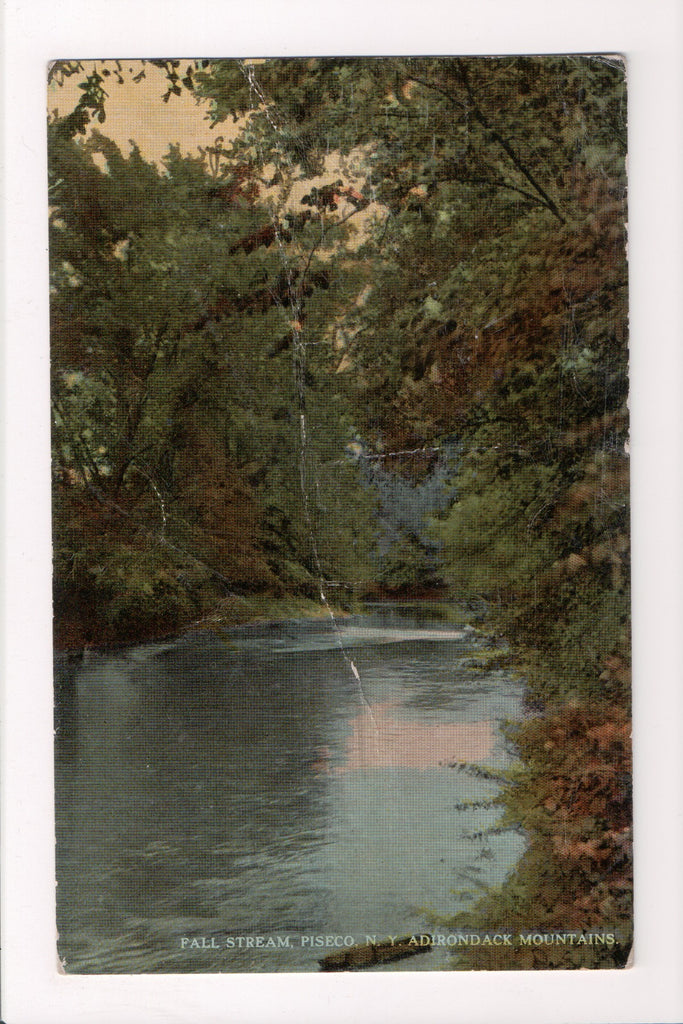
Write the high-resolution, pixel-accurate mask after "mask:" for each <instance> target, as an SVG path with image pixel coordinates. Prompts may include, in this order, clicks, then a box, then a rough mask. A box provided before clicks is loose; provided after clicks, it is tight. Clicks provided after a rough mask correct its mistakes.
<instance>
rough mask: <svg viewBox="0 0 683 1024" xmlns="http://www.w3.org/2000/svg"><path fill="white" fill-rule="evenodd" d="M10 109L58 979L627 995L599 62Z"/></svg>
mask: <svg viewBox="0 0 683 1024" xmlns="http://www.w3.org/2000/svg"><path fill="white" fill-rule="evenodd" d="M49 109H50V119H49V124H48V159H49V167H48V174H49V218H50V293H51V301H50V306H51V326H50V341H51V401H52V412H53V420H52V423H53V426H52V445H53V448H52V469H53V544H54V642H55V652H56V657H55V716H56V717H55V727H56V740H55V758H56V761H55V765H56V769H55V773H56V774H55V778H56V864H57V881H58V889H57V928H58V933H59V941H58V952H59V959H60V963H61V968H62V970H63V971H64V972H66V973H67V974H68V973H75V974H98V975H99V974H117V973H118V974H120V973H123V974H135V973H200V974H201V973H211V972H221V973H224V972H247V973H252V972H256V973H258V972H264V973H275V972H307V971H353V970H367V971H371V972H386V971H458V970H460V971H462V970H529V969H545V970H547V969H560V970H561V969H578V968H591V969H598V968H605V969H616V968H623V967H625V966H627V964H628V963H629V955H630V950H631V944H632V892H633V885H632V858H631V846H632V835H631V825H632V822H631V750H630V736H631V723H630V626H629V622H630V591H629V577H630V573H629V551H630V537H629V511H628V508H629V442H628V437H629V433H628V431H629V426H628V408H627V403H628V379H629V377H628V272H627V262H626V245H625V228H626V170H625V161H626V155H627V140H626V124H627V111H626V81H625V67H624V61H623V60H622V59H621V58H620V57H619V56H614V55H609V54H607V55H603V54H594V55H573V54H566V55H559V56H533V55H521V56H505V57H457V56H454V57H434V58H427V57H415V56H406V57H392V58H388V57H380V58H349V57H340V58H331V57H330V58H327V57H326V58H318V57H310V58H308V57H301V58H295V59H284V58H267V59H266V58H255V59H245V60H238V59H233V58H231V59H224V60H220V59H211V60H200V59H188V58H183V59H158V60H153V59H150V60H144V61H143V60H127V59H118V60H104V61H83V60H70V59H64V60H58V61H55V62H54V63H53V64H52V65H51V67H50V69H49Z"/></svg>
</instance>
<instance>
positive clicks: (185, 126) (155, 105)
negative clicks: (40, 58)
mask: <svg viewBox="0 0 683 1024" xmlns="http://www.w3.org/2000/svg"><path fill="white" fill-rule="evenodd" d="M121 63H122V69H123V72H124V77H125V79H126V81H125V84H124V85H118V84H117V82H116V80H115V79H114V77H113V76H111V77H109V78H108V79H107V83H108V84H107V85H105V89H106V91H107V93H108V94H109V98H108V99H107V101H106V103H105V111H106V120H105V121H104V123H103V124H97V123H96V125H95V127H96V128H97V129H98V130H99V131H100V132H102V134H103V135H106V136H107V137H108V138H110V139H112V140H113V141H114V142H115V143H116V144H117V145H118V146H119V148H120V149H121V151H122V152H123V154H124V155H125V156H127V155H128V153H129V150H130V145H129V140H132V141H134V142H135V143H136V144H137V145H138V147H139V148H140V152H141V153H142V156H143V157H144V158H145V159H146V160H151V161H154V162H155V163H159V161H160V160H161V157H162V156H163V155H164V154H165V153H166V152H167V150H168V147H169V145H171V144H175V143H177V144H178V145H179V146H180V149H181V153H182V154H183V156H184V155H186V154H188V153H189V154H190V155H192V156H195V155H196V154H197V148H198V146H210V145H213V144H214V143H215V140H216V138H217V137H218V136H219V135H222V136H223V138H224V139H226V137H228V136H229V134H230V130H231V128H232V125H231V123H230V122H226V123H224V124H221V125H219V126H218V127H216V128H211V127H210V123H209V121H208V120H207V119H206V118H207V113H208V109H209V104H208V102H204V103H201V104H198V103H197V101H196V100H195V98H194V97H193V96H192V95H190V93H188V92H187V91H186V90H185V89H183V92H182V94H181V95H180V96H171V97H170V99H169V101H168V103H163V102H162V97H163V95H164V93H165V92H166V87H167V83H166V78H165V75H164V73H163V71H160V70H159V69H158V68H155V67H154V66H153V65H150V64H147V65H145V72H146V77H145V78H143V79H142V80H141V81H140V82H139V83H137V84H136V83H134V82H133V81H132V79H133V77H134V76H135V75H137V74H138V73H139V72H140V71H141V70H142V68H143V64H142V61H139V60H129V61H122V62H121ZM95 65H97V68H98V69H99V70H100V71H101V70H102V68H103V67H110V68H112V67H113V66H114V62H113V61H97V62H95V61H84V68H85V70H84V72H83V73H79V74H76V75H72V76H71V78H68V79H66V80H65V82H64V84H63V85H62V86H59V85H57V84H56V83H55V82H53V83H52V84H51V85H49V86H48V111H49V112H50V113H52V112H53V111H54V110H58V111H59V115H60V116H62V117H63V116H64V115H65V114H68V113H70V112H71V110H73V108H74V107H75V106H76V104H77V102H78V99H79V97H80V95H81V90H80V89H79V88H78V83H79V82H83V81H84V80H85V77H86V74H89V73H90V72H91V71H92V69H93V68H94V67H95Z"/></svg>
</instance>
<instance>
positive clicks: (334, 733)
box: [57, 607, 524, 973]
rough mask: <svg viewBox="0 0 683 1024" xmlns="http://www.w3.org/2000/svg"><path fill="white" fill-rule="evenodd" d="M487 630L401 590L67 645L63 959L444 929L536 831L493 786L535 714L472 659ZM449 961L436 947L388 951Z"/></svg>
mask: <svg viewBox="0 0 683 1024" xmlns="http://www.w3.org/2000/svg"><path fill="white" fill-rule="evenodd" d="M479 644H480V641H478V640H477V638H476V636H475V635H474V634H473V633H472V632H471V631H468V630H458V629H454V628H452V627H442V626H440V625H439V624H438V622H435V621H434V620H433V619H432V618H431V617H430V616H429V614H428V609H422V610H421V611H420V610H416V609H414V608H412V609H409V608H397V607H391V608H373V609H371V610H369V612H368V614H365V615H363V616H355V617H351V618H348V619H344V620H341V621H340V622H339V623H338V626H337V627H334V626H333V625H332V624H331V623H329V622H296V623H293V622H288V623H279V624H275V625H269V624H261V625H258V626H255V625H250V626H245V627H240V628H237V629H235V630H231V631H230V633H229V634H227V635H225V636H223V635H222V636H221V637H220V638H218V637H216V636H210V635H196V636H187V637H184V638H182V639H179V640H178V641H176V642H173V643H169V644H148V645H144V646H141V647H137V648H131V649H129V650H125V651H118V652H115V653H107V654H104V653H103V654H97V655H94V656H93V655H91V656H90V658H89V659H88V660H87V662H86V663H84V664H82V665H79V666H78V667H77V668H75V669H74V668H70V667H69V666H68V665H66V664H63V663H60V665H59V666H58V673H59V675H60V678H61V681H62V686H61V691H62V692H64V691H69V689H72V690H73V691H74V692H75V693H76V701H75V706H74V707H73V708H72V710H71V712H70V713H65V712H63V713H62V714H61V716H60V728H59V731H58V739H57V868H58V883H59V884H58V929H59V934H60V940H59V953H60V957H61V959H62V961H63V963H64V966H65V969H66V970H67V971H69V972H80V973H112V972H123V973H139V972H176V973H179V972H215V971H265V972H272V971H283V970H284V971H310V970H317V969H318V960H319V959H320V957H321V956H323V955H325V953H328V952H331V951H333V949H334V948H335V947H334V945H327V946H325V945H323V943H330V939H329V938H328V937H332V940H333V941H334V942H336V943H337V944H338V945H339V944H340V943H341V942H342V941H344V942H345V943H346V944H347V945H348V944H349V942H350V941H351V940H353V941H359V942H362V941H365V938H366V936H375V937H377V938H378V939H381V938H384V937H386V936H388V935H406V934H419V933H422V932H434V931H435V928H436V930H439V929H440V930H442V931H443V930H444V928H443V927H441V926H435V925H434V921H433V915H434V914H436V915H438V916H440V917H444V916H448V915H451V914H453V913H455V912H457V911H458V910H460V909H463V908H464V907H467V906H469V905H470V902H469V901H471V898H472V894H473V893H476V892H477V891H481V888H482V886H484V885H490V884H500V882H501V881H502V880H503V878H504V877H505V875H506V874H507V873H508V871H509V870H510V868H511V867H512V866H513V865H514V863H515V862H516V860H517V858H518V857H519V855H520V853H521V851H522V849H523V845H524V843H523V838H522V837H521V836H520V835H518V834H517V833H515V832H502V831H499V830H495V828H494V826H495V824H496V821H497V819H498V817H499V813H500V812H499V810H498V809H497V808H495V807H481V806H476V805H477V804H481V803H482V802H485V801H487V800H488V799H489V798H491V797H493V796H495V795H496V793H497V792H498V791H499V784H498V783H497V782H496V781H495V778H490V777H489V776H488V774H487V772H488V771H490V772H491V774H493V775H495V773H496V772H497V771H499V770H500V769H504V768H505V767H507V766H509V765H510V763H511V755H510V753H509V751H508V750H507V748H506V744H505V742H504V739H503V736H502V734H501V729H500V726H501V723H502V721H503V720H506V719H512V720H514V719H517V718H519V717H521V714H522V710H521V702H522V684H521V683H520V681H519V680H516V679H514V678H512V677H511V676H510V675H509V674H508V673H506V672H505V671H500V670H498V671H491V672H486V671H483V670H482V669H481V668H476V667H474V665H473V662H476V656H477V654H478V653H479V650H478V645H479ZM454 762H463V763H466V764H467V766H468V767H466V768H464V769H462V770H459V769H458V768H453V767H450V765H452V764H453V763H454ZM477 766H485V767H486V769H487V772H484V773H481V772H478V771H477ZM471 804H474V805H475V806H470V805H471ZM491 829H494V831H493V832H492V831H491ZM445 930H447V929H445ZM449 966H450V960H449V956H448V953H447V951H446V950H433V951H432V952H429V953H426V954H425V955H424V956H418V957H414V958H411V959H410V960H403V961H400V962H398V963H396V964H391V965H386V966H383V967H381V968H375V969H377V970H396V969H398V970H406V969H409V970H440V969H447V968H448V967H449Z"/></svg>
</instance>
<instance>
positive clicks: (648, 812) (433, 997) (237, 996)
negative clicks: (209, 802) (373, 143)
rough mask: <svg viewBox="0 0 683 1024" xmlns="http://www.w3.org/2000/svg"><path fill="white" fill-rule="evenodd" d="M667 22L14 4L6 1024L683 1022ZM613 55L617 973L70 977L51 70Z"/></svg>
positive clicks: (526, 7) (628, 16)
mask: <svg viewBox="0 0 683 1024" xmlns="http://www.w3.org/2000/svg"><path fill="white" fill-rule="evenodd" d="M680 10H681V8H680V5H679V4H678V3H677V0H578V2H577V0H572V2H566V3H563V4H553V5H551V4H549V3H548V0H469V2H468V3H462V2H458V0H450V2H449V0H443V2H439V0H420V2H413V3H407V2H406V0H391V2H389V0H387V2H386V3H382V2H378V0H347V2H346V3H344V4H343V5H325V4H322V3H320V2H319V0H317V2H310V3H308V2H303V0H280V2H278V0H270V2H268V0H249V2H248V3H245V2H241V3H239V4H237V3H230V2H229V0H227V2H226V0H223V2H220V0H192V2H191V3H190V2H188V0H182V2H181V0H16V2H15V3H13V4H11V5H10V4H8V5H6V6H5V15H4V16H5V27H6V34H5V40H6V41H5V44H4V52H3V90H4V96H3V99H4V104H5V118H4V160H5V167H4V169H3V180H2V192H1V193H0V194H1V195H2V199H3V200H4V204H3V205H4V214H5V218H6V223H5V236H4V238H5V250H4V252H5V278H6V292H5V316H6V325H7V330H6V335H5V336H6V338H7V345H6V348H5V352H4V367H3V368H4V384H5V402H6V404H5V406H4V408H5V409H6V413H5V414H4V415H3V417H2V426H3V430H4V439H5V451H4V460H3V469H4V480H5V498H6V505H5V517H4V526H5V530H4V536H5V551H4V569H5V572H4V578H5V579H6V580H7V587H6V591H5V606H4V617H5V622H6V626H7V628H6V633H5V643H4V653H5V673H4V680H5V690H4V695H3V711H4V715H3V728H4V737H3V740H4V741H3V748H2V749H3V762H2V767H3V769H4V771H3V782H4V801H3V816H4V823H3V824H4V827H3V847H2V866H3V883H4V892H3V902H2V909H3V947H4V950H3V979H2V980H3V996H2V999H3V1003H2V1007H3V1008H2V1019H3V1021H4V1022H5V1024H110V1022H111V1024H121V1022H123V1021H125V1024H150V1022H153V1021H160V1022H163V1024H169V1022H174V1021H177V1022H178V1024H188V1022H189V1021H193V1022H195V1021H196V1022H197V1024H209V1022H214V1021H215V1022H220V1024H225V1022H235V1024H251V1022H253V1024H276V1022H289V1021H291V1022H296V1024H308V1022H310V1024H321V1022H323V1021H324V1022H325V1024H335V1022H347V1021H349V1022H350V1021H359V1022H360V1024H363V1022H365V1021H381V1022H385V1021H389V1022H397V1024H400V1022H403V1021H410V1022H411V1024H416V1022H422V1021H429V1022H430V1024H432V1022H433V1024H437V1022H441V1021H444V1022H446V1021H447V1022H448V1024H458V1022H462V1024H479V1022H481V1024H492V1022H505V1024H508V1022H509V1024H515V1022H520V1024H521V1022H523V1024H533V1022H534V1021H537V1022H539V1024H555V1022H557V1024H560V1022H563V1024H572V1022H576V1024H584V1022H585V1024H617V1022H618V1024H631V1022H633V1024H647V1022H653V1024H655V1022H657V1024H667V1022H672V1024H673V1022H676V1024H679V1022H680V1021H681V1020H683V981H682V980H681V978H682V977H683V974H682V972H681V965H683V940H682V935H683V927H682V926H681V925H680V923H679V919H680V916H681V911H682V910H683V898H682V896H683V887H682V883H681V877H682V875H683V872H682V871H681V865H682V864H683V858H682V857H681V853H682V851H683V843H682V842H681V839H682V832H683V823H682V815H681V808H682V807H683V801H681V778H682V777H683V772H682V771H681V767H682V764H681V750H682V749H683V742H681V740H682V738H683V737H682V732H681V730H682V728H683V714H682V713H681V712H682V710H683V708H682V707H681V704H682V700H681V692H680V682H681V678H682V677H683V673H682V672H681V650H680V648H681V644H680V640H679V636H680V630H681V623H682V622H683V617H682V616H681V610H682V607H681V605H682V602H681V577H682V575H683V573H682V570H683V561H682V560H681V557H680V556H681V542H680V535H681V532H682V531H681V526H682V525H683V524H682V519H681V500H680V499H681V468H680V467H681V461H680V451H679V445H680V441H681V437H682V433H681V419H680V414H679V412H678V405H679V403H680V389H681V383H682V382H683V376H682V375H681V368H682V367H681V362H682V357H681V351H682V346H681V338H680V334H679V330H680V325H681V282H682V281H683V275H682V271H683V265H682V263H683V261H682V259H681V255H682V242H683V217H682V215H681V214H682V207H681V201H680V191H681V187H682V185H683V174H682V173H681V172H682V170H683V167H682V163H683V161H682V159H681V156H682V147H681V126H682V125H683V119H682V118H681V113H682V111H681V96H682V94H683V90H682V88H681V86H682V81H681V78H682V74H681V43H682V42H683V39H682V38H681V26H680V23H679V20H678V13H679V11H680ZM405 52H415V53H444V54H450V53H468V52H469V53H483V54H493V53H513V52H603V53H614V52H622V53H625V54H626V55H627V57H628V74H629V83H630V89H631V98H630V157H629V171H630V258H631V275H632V292H631V299H632V318H631V325H632V411H633V421H632V448H631V450H632V462H633V478H634V536H635V541H636V557H635V564H634V582H635V585H636V598H635V613H636V627H637V628H636V639H635V652H634V653H635V679H636V687H635V720H636V735H635V751H636V826H637V837H638V841H637V847H636V857H637V860H636V871H637V876H636V878H637V890H636V895H637V917H636V927H637V944H636V953H635V963H636V966H634V967H633V968H632V969H630V970H625V971H619V972H617V971H614V972H611V971H604V972H595V973H592V972H562V971H557V972H547V973H546V972H535V973H527V974H517V973H507V974H502V975H500V974H487V973H486V972H475V973H471V974H469V973H468V974H463V973H456V974H452V975H451V974H422V973H416V974H411V973H410V972H406V973H392V974H391V975H378V974H372V975H364V976H363V975H358V976H356V975H353V976H351V975H336V976H335V975H310V976H308V975H306V976H302V975H280V976H268V977H266V978H264V977H263V976H258V977H256V976H251V977H245V976H235V975H218V976H217V975H201V976H182V977H172V978H171V977H159V976H135V977H127V976H126V977H121V976H109V977H101V978H92V977H82V978H79V977H63V976H60V975H58V973H57V971H56V957H55V949H54V933H53V927H54V926H53V906H52V905H53V898H54V883H53V881H52V879H53V878H54V867H53V854H52V828H53V826H52V818H53V815H52V763H51V748H52V712H51V658H50V648H49V636H50V626H51V621H50V617H51V608H50V599H49V586H50V544H49V486H48V480H49V473H48V465H49V462H48V458H49V455H48V452H49V446H48V418H47V409H48V394H49V382H48V337H47V305H46V304H47V272H46V265H47V260H46V256H47V242H46V223H47V216H46V196H45V191H46V190H45V164H44V161H45V154H44V135H45V128H44V126H45V118H44V111H45V69H46V64H47V62H48V60H50V59H55V58H69V57H88V56H96V57H98V56H111V57H123V56H126V57H135V56H162V55H171V56H173V55H179V56H186V55H191V56H231V55H235V56H237V55H247V56H248V55H255V54H266V53H271V54H279V55H288V54H297V53H328V54H329V53H351V54H372V55H374V54H377V55H381V54H387V53H405Z"/></svg>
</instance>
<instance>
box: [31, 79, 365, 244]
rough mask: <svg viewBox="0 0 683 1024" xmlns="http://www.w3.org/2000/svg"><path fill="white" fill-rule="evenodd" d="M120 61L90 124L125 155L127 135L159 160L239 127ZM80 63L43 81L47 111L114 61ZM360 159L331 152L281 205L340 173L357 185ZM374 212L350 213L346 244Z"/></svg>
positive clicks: (65, 106) (63, 108)
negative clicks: (214, 120) (101, 115)
mask: <svg viewBox="0 0 683 1024" xmlns="http://www.w3.org/2000/svg"><path fill="white" fill-rule="evenodd" d="M120 63H121V65H122V73H123V75H124V78H125V83H124V84H123V85H119V84H118V83H117V82H116V79H115V78H114V76H113V75H111V76H110V77H108V78H106V79H105V82H104V88H105V90H106V92H107V93H108V99H107V100H106V102H105V112H106V120H105V121H104V123H102V124H100V123H99V122H97V121H95V122H93V125H92V127H94V128H96V129H97V130H98V131H100V132H101V133H102V134H103V135H106V136H107V138H110V139H112V141H114V142H115V143H116V144H117V145H118V146H119V148H120V149H121V151H122V153H123V154H124V155H125V156H128V153H129V152H130V145H129V142H130V140H132V141H134V142H135V143H136V144H137V145H138V147H139V149H140V152H141V153H142V156H143V158H144V159H145V160H151V161H153V162H154V163H156V164H157V165H159V164H160V162H161V158H162V157H163V156H164V155H165V153H167V152H168V148H169V146H170V145H172V144H175V143H177V144H178V145H179V146H180V149H181V153H182V154H183V155H185V154H188V153H189V154H190V155H193V156H194V155H196V154H197V149H198V147H199V146H202V147H206V146H212V145H214V144H215V142H216V139H217V138H219V137H221V136H222V137H223V140H224V142H225V143H227V142H229V140H230V138H232V137H234V136H235V135H236V133H237V131H238V130H239V128H240V124H239V123H238V124H234V123H233V121H232V119H228V120H227V121H224V122H222V123H221V124H219V125H217V126H216V128H211V127H210V126H209V121H208V120H207V118H206V114H207V112H208V109H209V103H208V101H206V102H203V103H201V104H198V103H197V102H196V100H195V99H194V97H193V96H192V95H191V94H190V93H189V92H187V91H186V90H183V92H182V94H181V95H180V96H171V97H170V98H169V101H168V103H164V102H163V100H162V97H163V95H164V93H165V92H166V89H167V81H166V77H165V75H164V73H163V71H161V70H159V69H158V68H155V67H154V66H152V65H150V64H146V65H145V71H146V77H145V78H143V79H142V80H141V81H140V82H139V83H137V84H136V83H135V82H133V81H132V79H133V77H134V76H135V75H136V74H138V72H139V71H140V70H142V67H143V65H142V63H141V61H139V60H128V61H124V60H122V61H120ZM186 63H189V62H186V61H183V62H181V65H182V67H183V68H184V66H185V64H186ZM83 64H84V71H83V72H80V73H78V74H75V75H72V76H71V77H70V78H68V79H66V80H65V81H64V84H63V85H62V86H59V85H57V84H56V83H54V82H53V83H52V84H51V85H50V86H49V87H48V110H49V111H50V113H52V111H54V110H55V109H56V110H58V112H59V114H60V116H64V115H65V114H68V113H69V112H70V111H71V110H73V108H74V107H75V106H76V104H77V103H78V100H79V97H80V95H81V90H80V89H79V88H78V83H79V82H82V81H84V79H85V77H86V75H87V74H89V73H90V72H91V71H92V69H93V68H94V66H95V64H97V67H98V69H99V70H101V69H102V68H103V67H105V66H109V67H110V68H113V67H114V62H113V61H109V62H103V61H98V62H95V61H84V62H83ZM94 159H95V161H96V162H97V163H98V165H99V166H101V167H102V168H103V169H104V165H105V160H104V158H103V157H102V156H101V155H100V154H95V155H94ZM361 163H362V154H361V153H360V152H354V153H352V154H350V156H349V158H347V161H345V163H344V166H343V167H342V165H341V164H340V161H339V158H338V156H337V155H336V154H334V153H331V154H330V155H329V156H328V158H327V160H326V161H325V172H324V174H323V175H322V176H321V177H318V178H313V179H307V180H305V181H297V182H296V183H295V185H294V188H293V189H292V191H291V192H290V193H289V195H288V198H287V199H286V205H287V206H288V207H289V208H290V209H299V208H300V207H299V203H300V200H301V197H302V196H303V195H304V193H305V192H306V191H308V190H310V187H311V186H312V185H317V186H318V187H319V186H320V185H322V184H325V183H327V182H329V181H331V180H333V179H334V178H336V177H338V176H339V175H340V174H342V176H343V177H344V179H345V180H346V181H347V182H352V183H355V184H356V187H358V186H359V185H360V183H361V181H362V170H361ZM353 209H354V208H353V206H350V205H349V204H347V203H346V202H345V201H342V202H341V205H340V208H339V215H340V216H342V217H343V216H345V215H346V214H348V213H350V212H352V211H353ZM377 213H378V206H377V204H376V203H370V204H369V205H368V206H367V207H366V208H365V209H364V210H361V211H360V212H359V213H358V214H357V215H356V214H354V216H353V220H352V223H351V224H350V225H349V227H350V229H351V231H352V232H353V233H354V235H355V238H354V239H353V240H349V243H348V244H349V247H350V248H354V247H356V246H357V245H359V244H360V243H361V242H362V240H363V238H364V236H365V232H366V230H367V226H368V224H369V222H370V220H371V219H372V218H373V217H374V216H375V215H376V214H377Z"/></svg>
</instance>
